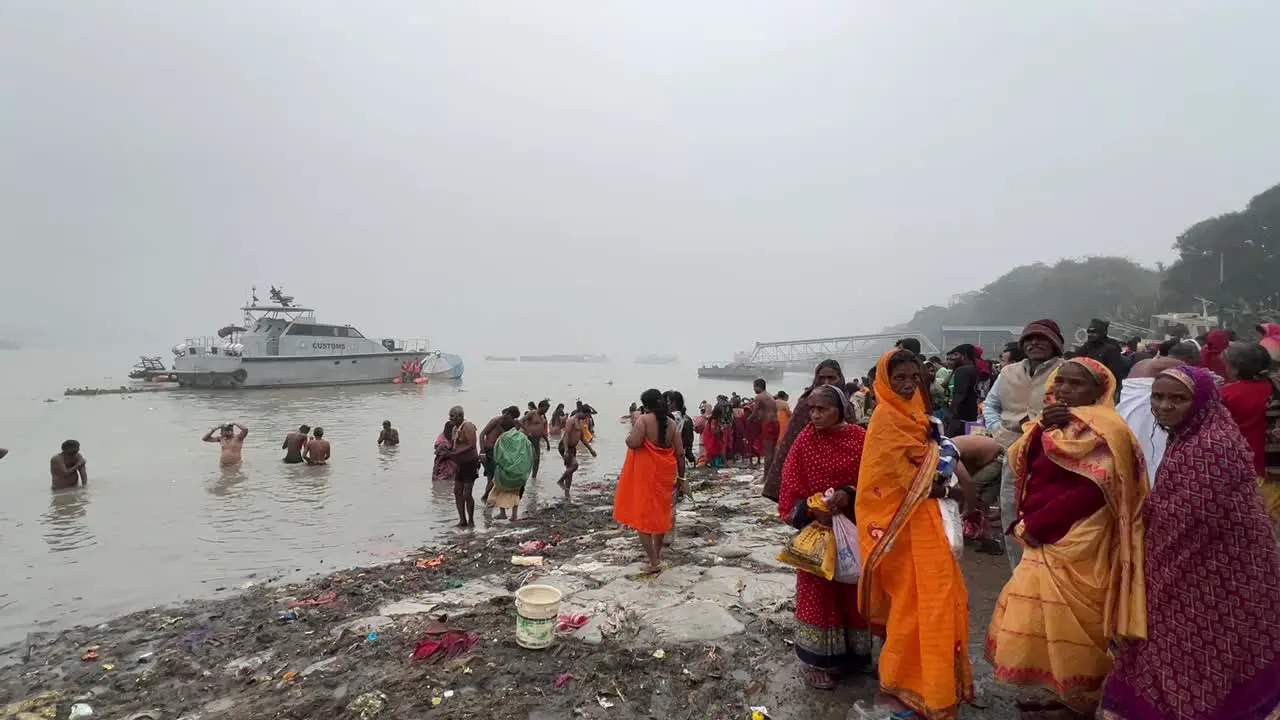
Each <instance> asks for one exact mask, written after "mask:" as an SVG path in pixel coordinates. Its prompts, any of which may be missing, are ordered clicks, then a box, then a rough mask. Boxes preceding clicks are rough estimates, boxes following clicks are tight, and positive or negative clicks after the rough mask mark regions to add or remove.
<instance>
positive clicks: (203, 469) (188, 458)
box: [0, 350, 807, 642]
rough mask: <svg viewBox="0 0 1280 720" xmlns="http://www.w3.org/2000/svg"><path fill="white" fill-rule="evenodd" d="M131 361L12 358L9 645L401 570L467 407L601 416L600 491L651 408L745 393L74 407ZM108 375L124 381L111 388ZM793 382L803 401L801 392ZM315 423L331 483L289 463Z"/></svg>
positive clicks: (548, 386)
mask: <svg viewBox="0 0 1280 720" xmlns="http://www.w3.org/2000/svg"><path fill="white" fill-rule="evenodd" d="M134 360H136V358H132V357H130V356H129V355H127V354H124V353H115V354H112V355H111V356H110V357H107V358H101V359H95V360H94V361H92V362H89V361H86V359H85V357H84V356H82V355H77V354H73V353H68V352H58V353H54V352H46V351H37V350H22V351H16V352H0V367H2V368H3V370H4V374H3V375H4V380H3V385H0V447H5V448H8V449H9V451H10V455H9V457H8V458H6V459H5V460H2V461H0V579H2V582H0V642H10V641H13V640H16V639H20V638H21V637H23V635H24V634H25V633H26V632H28V631H31V630H47V629H57V628H61V627H65V626H68V625H72V624H81V623H93V622H99V621H101V620H105V619H108V618H110V617H113V616H116V615H119V614H123V613H127V612H131V611H134V610H138V609H141V608H145V607H149V606H152V605H157V604H163V603H169V602H173V601H177V600H181V599H187V598H194V597H202V596H207V595H211V594H213V593H215V592H216V591H218V590H219V589H223V588H225V589H227V590H230V589H233V588H238V587H241V586H243V585H244V584H245V583H247V582H251V581H252V580H253V578H255V577H257V578H261V577H264V576H273V575H278V574H284V575H286V576H287V577H296V576H299V575H303V574H309V573H312V572H316V571H320V570H329V569H337V568H342V567H349V566H351V565H354V564H362V563H371V562H379V561H384V560H389V559H394V558H396V557H399V556H401V555H403V554H404V553H405V552H406V551H408V550H411V549H413V548H415V547H417V546H418V545H420V544H422V543H424V542H426V541H429V540H431V539H432V538H433V537H435V536H437V535H438V534H440V533H441V532H444V531H446V530H447V529H448V528H449V527H450V526H451V525H453V524H454V523H456V522H457V516H456V513H455V510H454V506H453V496H452V487H451V484H450V483H434V484H433V483H432V482H431V480H430V475H431V465H432V459H433V455H432V444H433V443H434V441H435V438H436V436H437V435H438V434H439V433H440V431H441V429H442V427H443V425H444V422H445V420H446V419H447V416H448V410H449V408H450V407H451V406H453V405H462V406H463V407H464V408H465V409H466V412H467V417H468V419H470V420H471V421H472V422H475V423H476V425H477V426H478V427H481V426H483V425H484V423H485V422H486V421H488V419H489V418H491V417H493V416H494V415H496V414H497V413H498V412H499V411H500V410H501V408H503V407H505V406H507V405H512V404H515V405H518V406H520V407H521V408H523V407H524V405H525V403H526V402H528V401H529V400H538V399H541V398H543V397H548V398H550V399H551V401H552V404H553V407H554V404H555V403H559V402H564V403H566V404H567V405H568V406H570V407H572V406H573V401H574V400H575V399H577V398H581V399H582V400H583V401H584V402H588V403H590V404H591V405H593V406H594V407H595V408H596V409H597V410H599V413H600V414H599V415H598V416H597V419H596V425H597V441H596V443H595V446H596V449H597V451H598V452H599V453H600V457H599V458H598V459H594V460H593V459H591V458H590V457H589V456H580V458H581V462H582V466H583V467H582V470H580V471H579V474H578V479H579V481H588V480H593V479H599V478H600V477H602V476H603V475H605V474H613V473H616V472H617V471H618V469H619V468H620V466H621V461H622V458H623V455H624V453H625V446H624V445H623V438H624V437H625V431H626V426H625V425H623V424H621V423H620V422H619V421H618V417H619V416H621V415H624V414H626V411H627V408H628V406H629V405H630V403H632V402H636V401H638V399H639V395H640V393H641V392H642V391H643V390H644V389H646V388H650V387H657V388H662V389H668V388H674V389H677V390H680V391H681V392H683V393H684V395H685V399H686V401H687V403H688V405H689V406H690V407H694V408H696V406H697V403H698V401H699V400H701V399H705V398H712V397H714V396H715V395H716V394H717V393H720V392H723V393H725V394H728V393H729V392H730V391H737V392H739V393H741V394H744V395H746V394H749V393H750V392H751V389H750V386H749V384H748V383H746V382H738V381H711V380H699V379H698V378H697V372H696V369H695V368H694V367H692V366H680V365H665V366H638V365H631V364H629V363H615V364H603V365H564V364H538V363H532V364H531V363H488V362H479V361H477V362H472V363H471V364H470V365H469V366H468V368H467V373H466V378H465V379H464V380H463V381H462V382H460V383H432V384H429V385H426V386H414V387H402V386H398V385H384V386H364V387H353V388H309V389H297V390H247V391H241V392H220V393H218V392H188V391H171V392H161V393H147V394H134V395H127V396H110V395H108V396H97V397H70V398H64V397H63V396H62V391H63V389H64V388H65V387H67V386H86V385H87V386H94V387H111V386H118V385H120V384H123V383H124V382H125V381H124V380H123V377H124V376H125V374H126V373H127V369H128V367H129V365H130V364H131V363H132V362H133V361H134ZM103 367H107V368H111V369H116V368H118V369H119V370H120V372H119V373H118V374H116V375H114V376H107V377H104V376H103V374H102V371H101V368H103ZM786 379H787V383H784V387H785V388H786V389H788V390H790V391H792V393H793V394H795V392H796V391H798V390H799V389H800V388H801V387H802V386H803V385H804V384H805V382H806V380H807V378H805V377H803V376H799V375H788V376H787V378H786ZM611 383H612V384H611ZM49 400H53V402H49ZM228 420H233V421H237V422H240V423H243V424H244V425H247V426H248V427H249V430H250V432H249V437H248V439H247V440H246V442H245V448H244V462H243V463H242V465H241V466H240V467H239V468H238V469H235V470H223V469H222V468H220V467H219V465H218V448H217V446H216V445H214V444H206V443H202V442H200V438H201V436H202V435H203V434H204V433H205V432H207V431H208V430H209V429H210V428H211V427H213V426H214V425H216V424H219V423H221V422H224V421H228ZM383 420H391V421H392V422H393V423H394V424H395V426H396V427H398V428H399V430H400V437H401V446H400V447H399V448H397V449H394V450H381V449H379V448H378V447H377V444H376V439H377V435H378V430H379V429H380V425H381V423H382V421H383ZM302 423H307V424H309V425H311V426H313V427H315V426H317V425H319V426H322V427H324V429H325V437H326V438H328V439H329V440H330V441H331V442H332V444H333V457H332V459H331V460H330V464H329V465H328V466H324V467H306V466H297V465H284V464H283V463H281V462H280V458H281V456H282V452H281V450H280V443H281V441H282V440H283V437H284V435H285V433H287V432H288V431H289V430H292V429H294V428H296V427H297V426H298V425H299V424H302ZM67 438H75V439H77V440H79V441H80V442H81V444H82V452H83V454H84V456H85V458H86V459H87V461H88V470H89V485H88V487H87V488H82V489H77V490H72V491H63V492H57V493H54V492H51V491H50V489H49V458H50V457H51V456H52V455H53V454H55V453H56V452H57V451H58V448H59V446H60V445H61V443H62V441H63V440H65V439H67ZM543 461H544V466H543V470H542V471H541V472H540V474H539V478H538V480H537V482H535V483H531V485H530V487H529V491H528V492H526V495H525V498H526V503H528V502H535V503H537V502H543V503H545V502H558V501H559V494H558V489H557V488H556V486H555V481H556V479H557V478H558V477H559V473H560V471H561V470H562V469H563V465H562V464H561V463H560V461H559V457H558V456H557V455H556V454H555V452H554V450H553V451H552V452H551V454H550V455H547V454H545V453H544V455H543ZM479 484H481V485H482V484H483V478H481V483H479ZM480 492H481V488H479V487H477V489H476V493H477V496H478V495H479V493H480ZM482 522H483V521H482V520H481V518H480V517H479V516H478V517H477V523H482Z"/></svg>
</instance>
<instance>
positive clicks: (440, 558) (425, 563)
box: [414, 553, 444, 568]
mask: <svg viewBox="0 0 1280 720" xmlns="http://www.w3.org/2000/svg"><path fill="white" fill-rule="evenodd" d="M443 564H444V553H440V554H439V555H437V556H435V557H431V558H422V559H420V560H418V562H416V563H414V566H416V567H420V568H429V567H439V566H441V565H443Z"/></svg>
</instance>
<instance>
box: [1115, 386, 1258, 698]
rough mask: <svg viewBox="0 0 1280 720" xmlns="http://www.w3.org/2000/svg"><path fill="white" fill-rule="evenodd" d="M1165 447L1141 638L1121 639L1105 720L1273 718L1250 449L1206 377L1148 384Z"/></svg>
mask: <svg viewBox="0 0 1280 720" xmlns="http://www.w3.org/2000/svg"><path fill="white" fill-rule="evenodd" d="M1151 410H1152V412H1153V413H1154V414H1155V417H1156V422H1158V423H1159V424H1160V425H1162V426H1163V427H1165V428H1166V429H1168V431H1169V444H1168V447H1167V448H1166V450H1165V454H1164V460H1163V461H1162V462H1161V463H1160V469H1159V471H1158V472H1157V474H1156V479H1155V487H1154V489H1152V491H1151V495H1150V496H1149V497H1148V498H1147V502H1146V504H1145V505H1144V507H1143V512H1142V514H1143V519H1144V520H1145V524H1146V529H1147V534H1146V576H1147V638H1148V639H1147V640H1122V641H1120V642H1119V644H1118V646H1117V647H1116V648H1115V664H1114V666H1113V669H1112V671H1111V675H1110V676H1109V677H1108V678H1107V682H1106V686H1105V687H1104V689H1103V700H1102V712H1101V716H1102V717H1103V718H1107V719H1108V720H1272V719H1273V718H1280V615H1278V614H1277V608H1280V558H1278V557H1277V553H1276V544H1275V540H1274V537H1273V536H1272V530H1271V526H1270V524H1268V522H1267V515H1266V511H1265V510H1264V509H1263V505H1262V496H1261V495H1260V494H1259V493H1258V480H1257V473H1256V472H1255V471H1254V469H1253V458H1252V455H1251V453H1250V450H1249V445H1248V444H1247V443H1246V442H1245V441H1244V438H1243V437H1242V436H1241V435H1240V430H1239V429H1238V428H1237V427H1236V424H1235V421H1233V420H1232V419H1231V415H1230V413H1228V412H1227V409H1226V408H1225V407H1224V406H1223V405H1222V400H1221V398H1220V396H1219V395H1218V388H1217V386H1216V384H1215V383H1214V379H1213V376H1212V374H1211V373H1209V372H1208V371H1206V370H1204V369H1202V368H1196V367H1188V366H1186V365H1181V366H1179V367H1176V368H1173V369H1170V370H1166V371H1164V372H1163V373H1160V374H1159V375H1158V376H1156V380H1155V382H1154V383H1153V384H1152V390H1151Z"/></svg>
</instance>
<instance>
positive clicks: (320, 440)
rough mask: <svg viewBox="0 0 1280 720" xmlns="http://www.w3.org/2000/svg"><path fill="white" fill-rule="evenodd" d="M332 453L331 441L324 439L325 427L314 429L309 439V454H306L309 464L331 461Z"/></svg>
mask: <svg viewBox="0 0 1280 720" xmlns="http://www.w3.org/2000/svg"><path fill="white" fill-rule="evenodd" d="M330 453H331V448H330V447H329V441H328V440H325V439H324V428H322V427H318V428H316V429H315V430H312V431H311V439H310V440H308V441H307V454H306V455H305V456H304V459H305V460H306V461H307V464H308V465H325V464H327V463H328V462H329V455H330Z"/></svg>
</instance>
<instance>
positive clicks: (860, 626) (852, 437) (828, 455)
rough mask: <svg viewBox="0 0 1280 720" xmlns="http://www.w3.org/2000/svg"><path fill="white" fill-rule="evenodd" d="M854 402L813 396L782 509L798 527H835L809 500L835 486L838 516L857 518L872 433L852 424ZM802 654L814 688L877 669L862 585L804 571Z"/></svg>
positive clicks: (787, 469) (786, 475)
mask: <svg viewBox="0 0 1280 720" xmlns="http://www.w3.org/2000/svg"><path fill="white" fill-rule="evenodd" d="M848 405H849V401H848V400H847V399H846V398H845V397H844V392H843V391H841V390H840V389H838V388H837V387H835V386H834V385H822V386H818V387H815V388H814V389H813V391H812V392H811V393H810V394H809V397H808V406H809V411H808V417H807V422H808V424H807V425H806V426H805V428H804V429H803V430H801V431H800V433H799V435H797V436H796V439H795V442H793V443H792V444H791V450H790V452H788V453H787V459H786V462H785V463H783V467H782V487H781V492H780V496H779V499H778V512H779V514H781V515H782V519H783V520H785V521H786V522H787V523H789V524H790V525H792V526H793V527H795V528H797V529H800V528H804V527H806V526H807V525H809V523H811V522H814V521H817V522H819V523H822V524H823V525H830V524H831V513H824V512H821V511H818V510H816V509H812V508H810V507H809V506H808V504H807V503H806V500H807V498H809V497H810V496H812V495H814V494H818V493H825V492H826V491H828V490H833V491H834V492H835V494H834V495H833V496H832V499H831V501H830V502H829V503H828V505H829V507H830V509H831V512H832V513H837V512H838V513H844V514H845V515H846V516H847V517H849V518H850V519H852V518H853V499H854V488H855V487H857V485H858V466H859V465H860V464H861V463H862V439H863V437H864V435H865V434H866V433H865V431H864V430H863V429H862V428H861V427H859V426H857V425H853V424H850V423H848V422H846V417H847V412H848ZM795 648H796V657H798V658H799V659H800V662H801V664H802V665H803V666H804V671H803V675H804V679H805V681H806V682H807V683H808V684H809V685H810V686H812V687H815V688H819V689H824V690H825V689H831V688H834V687H835V681H834V680H833V679H832V677H831V676H832V673H841V672H857V671H862V670H866V669H867V668H869V667H870V666H871V635H870V632H869V631H868V627H867V622H866V620H864V619H863V618H862V616H861V615H860V614H859V613H858V586H857V584H846V583H838V582H834V581H831V580H826V579H824V578H821V577H818V576H817V575H813V574H810V573H807V572H798V573H796V637H795Z"/></svg>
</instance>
